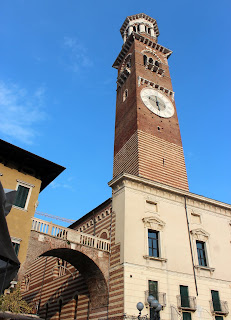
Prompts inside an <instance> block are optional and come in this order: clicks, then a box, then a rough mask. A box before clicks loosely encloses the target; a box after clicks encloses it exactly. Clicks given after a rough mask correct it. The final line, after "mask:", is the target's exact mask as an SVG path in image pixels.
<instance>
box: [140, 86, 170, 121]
mask: <svg viewBox="0 0 231 320" xmlns="http://www.w3.org/2000/svg"><path fill="white" fill-rule="evenodd" d="M140 96H141V99H142V101H143V103H144V104H145V106H146V107H147V108H148V109H149V110H150V111H152V112H153V113H155V114H156V115H157V116H159V117H162V118H170V117H172V116H173V115H174V107H173V104H172V102H171V101H170V100H169V99H168V98H167V97H166V96H165V95H164V94H162V93H161V92H159V91H157V90H155V89H151V88H144V89H143V90H142V91H141V93H140Z"/></svg>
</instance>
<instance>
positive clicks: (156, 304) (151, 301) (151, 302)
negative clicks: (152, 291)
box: [136, 295, 162, 320]
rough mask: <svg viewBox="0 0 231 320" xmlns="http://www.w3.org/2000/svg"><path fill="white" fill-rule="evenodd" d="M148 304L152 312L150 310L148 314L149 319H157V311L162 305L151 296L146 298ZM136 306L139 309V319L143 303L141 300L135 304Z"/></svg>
mask: <svg viewBox="0 0 231 320" xmlns="http://www.w3.org/2000/svg"><path fill="white" fill-rule="evenodd" d="M147 301H148V304H149V306H150V308H151V309H152V310H153V312H151V314H150V320H159V319H160V317H159V311H160V310H161V309H162V305H161V304H160V303H159V302H158V300H156V299H155V298H154V297H153V296H151V295H150V296H148V298H147ZM136 308H137V309H138V311H139V315H138V319H139V320H140V316H141V311H142V310H143V308H144V305H143V303H142V302H138V303H137V305H136Z"/></svg>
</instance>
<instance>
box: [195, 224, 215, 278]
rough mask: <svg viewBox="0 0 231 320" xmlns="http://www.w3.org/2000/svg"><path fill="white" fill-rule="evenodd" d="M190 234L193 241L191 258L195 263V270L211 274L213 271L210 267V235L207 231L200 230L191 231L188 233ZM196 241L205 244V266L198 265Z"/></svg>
mask: <svg viewBox="0 0 231 320" xmlns="http://www.w3.org/2000/svg"><path fill="white" fill-rule="evenodd" d="M190 234H191V237H192V240H193V241H192V247H193V248H192V249H193V256H194V261H195V268H197V269H203V270H208V271H210V272H213V271H214V270H215V269H214V268H212V267H211V265H212V258H211V254H210V245H209V238H210V234H209V233H208V232H207V231H205V230H203V229H202V228H196V229H192V230H191V231H190ZM197 241H200V242H204V244H205V257H206V263H207V266H201V265H199V260H198V253H197Z"/></svg>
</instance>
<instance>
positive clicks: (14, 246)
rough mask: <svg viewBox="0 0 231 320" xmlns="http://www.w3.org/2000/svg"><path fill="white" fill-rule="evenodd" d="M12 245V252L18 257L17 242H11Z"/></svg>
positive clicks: (18, 245)
mask: <svg viewBox="0 0 231 320" xmlns="http://www.w3.org/2000/svg"><path fill="white" fill-rule="evenodd" d="M12 245H13V248H14V251H15V254H16V256H18V252H19V247H20V243H17V242H13V241H12Z"/></svg>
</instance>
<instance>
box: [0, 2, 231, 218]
mask: <svg viewBox="0 0 231 320" xmlns="http://www.w3.org/2000/svg"><path fill="white" fill-rule="evenodd" d="M140 12H144V13H146V14H148V15H150V16H151V17H153V18H155V19H156V20H157V23H158V26H159V30H160V36H159V43H160V44H162V45H164V46H166V47H168V48H169V49H171V50H172V51H173V54H172V56H171V57H170V59H169V65H170V72H171V77H172V81H173V89H174V91H175V98H176V106H177V110H178V117H179V122H180V128H181V135H182V140H183V146H184V152H185V158H186V167H187V172H188V179H189V186H190V191H191V192H194V193H197V194H201V195H204V196H207V197H210V198H213V199H217V200H220V201H223V202H227V203H230V202H231V201H230V196H231V188H230V181H231V173H230V172H231V171H230V157H231V151H230V138H231V133H230V127H231V125H230V116H231V111H230V108H231V103H230V101H231V94H230V84H231V83H230V74H231V64H230V51H231V45H230V30H231V22H230V14H231V2H230V0H223V1H214V0H211V1H208V0H204V1H198V0H194V1H185V0H184V1H183V0H181V1H180V0H176V1H170V0H167V1H146V2H144V1H137V0H135V1H121V0H118V1H108V0H107V1H77V0H68V1H66V0H52V1H51V0H37V1H35V0H18V1H12V0H2V1H1V2H0V39H1V50H0V62H1V73H0V110H1V123H0V137H1V138H2V139H4V140H6V141H8V142H10V143H13V144H15V145H17V146H19V147H21V148H24V149H26V150H29V151H31V152H33V153H36V154H38V155H40V156H42V157H44V158H46V159H49V160H51V161H53V162H56V163H58V164H60V165H63V166H65V167H66V168H67V169H66V170H65V172H64V173H62V174H61V175H60V176H59V177H58V178H57V179H56V180H55V181H54V183H52V184H51V185H50V186H48V187H47V188H46V189H45V190H44V191H43V192H42V193H41V194H40V198H39V201H40V204H39V207H38V210H39V211H43V212H48V213H50V214H53V215H60V216H63V217H68V218H71V219H78V218H79V217H80V216H81V215H83V214H85V213H87V212H88V211H90V210H91V209H93V208H94V207H95V206H97V205H99V204H100V203H101V202H103V201H104V200H106V199H107V198H109V197H110V196H111V190H110V188H109V187H108V186H107V182H108V181H109V180H111V178H112V163H113V139H114V120H115V119H114V115H115V99H116V76H117V72H116V70H115V69H113V68H112V67H111V66H112V64H113V62H114V60H115V59H116V57H117V55H118V53H119V51H120V49H121V46H122V38H121V36H120V33H119V29H120V27H121V25H122V23H123V21H124V19H125V18H126V16H128V15H132V14H135V13H140Z"/></svg>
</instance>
